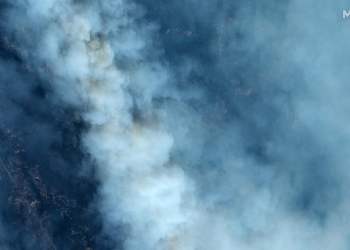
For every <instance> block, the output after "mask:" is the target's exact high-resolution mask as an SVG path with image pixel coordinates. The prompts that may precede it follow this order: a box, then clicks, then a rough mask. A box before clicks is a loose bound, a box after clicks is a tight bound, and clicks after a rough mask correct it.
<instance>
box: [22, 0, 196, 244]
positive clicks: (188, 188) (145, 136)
mask: <svg viewBox="0 0 350 250" xmlns="http://www.w3.org/2000/svg"><path fill="white" fill-rule="evenodd" d="M28 7H29V12H30V14H29V15H30V16H31V17H32V18H33V19H34V18H35V17H38V18H39V19H40V21H41V22H44V25H42V31H41V32H40V34H41V35H42V39H41V42H40V44H39V45H38V47H39V57H41V60H42V61H43V62H44V63H45V64H46V65H47V68H48V70H49V71H50V74H51V77H52V79H53V86H54V87H55V89H56V91H58V93H60V96H61V98H62V99H64V100H65V101H68V102H70V103H73V104H75V105H78V106H80V107H82V108H83V109H85V110H86V111H85V113H84V114H83V117H84V118H85V120H86V121H87V122H88V123H89V126H90V128H89V131H88V132H87V133H86V134H85V135H84V138H83V141H84V146H85V149H86V151H87V152H88V153H89V154H90V155H91V157H92V158H93V159H94V160H95V161H96V164H97V168H98V169H97V170H98V177H99V180H100V181H101V183H102V185H101V188H100V192H99V194H100V195H101V198H100V210H101V212H102V214H103V217H104V229H105V233H106V234H111V235H117V234H118V233H120V232H118V229H119V227H118V225H120V224H124V225H127V226H128V227H129V228H130V229H129V231H130V232H128V237H127V240H126V242H125V243H124V244H125V249H193V245H191V243H190V241H191V238H190V237H188V233H189V228H190V226H191V223H192V221H193V219H194V217H195V216H196V215H195V214H193V213H194V212H193V209H194V206H195V202H194V197H193V193H192V191H193V190H192V189H193V186H192V183H191V180H190V179H188V178H187V177H186V176H185V175H184V173H183V171H182V170H181V168H180V167H178V166H176V164H174V163H171V162H169V152H170V149H171V147H172V144H173V139H172V136H171V135H170V134H169V133H168V132H167V131H166V130H165V128H164V127H163V126H162V124H161V123H160V122H159V121H157V112H156V110H153V108H152V105H151V99H152V96H153V94H154V93H155V92H156V91H157V89H158V88H159V87H160V86H162V85H164V84H166V81H167V75H166V74H167V72H166V69H165V68H163V67H162V66H161V65H160V64H159V63H153V62H149V61H145V60H146V58H145V56H144V55H142V54H143V53H145V52H144V50H145V46H146V45H145V43H146V42H145V41H143V40H142V39H143V37H142V34H140V33H142V32H147V30H143V29H147V28H143V27H142V28H140V29H137V27H136V26H135V25H133V20H132V19H131V18H128V17H127V12H128V11H129V10H128V8H129V7H130V6H129V5H128V4H126V3H124V2H123V1H104V2H103V3H101V4H96V5H91V6H86V5H83V6H79V4H77V5H74V4H73V3H72V2H70V1H51V2H45V3H42V4H38V2H36V1H30V3H29V5H28ZM130 8H135V7H133V6H131V7H130ZM151 29H152V27H151V28H150V31H151ZM146 35H147V34H146ZM119 58H121V60H123V61H124V62H125V63H127V64H128V65H127V67H129V69H128V70H122V69H119V68H118V67H117V66H116V59H117V60H118V59H119ZM130 89H135V92H136V93H137V92H139V93H138V94H139V95H140V97H136V99H135V100H133V99H132V97H131V95H130ZM133 102H137V104H138V105H139V106H140V107H142V109H143V110H142V111H143V112H144V113H145V115H144V117H143V118H142V119H141V120H140V121H133V117H132V113H131V112H132V109H133V105H134V103H133Z"/></svg>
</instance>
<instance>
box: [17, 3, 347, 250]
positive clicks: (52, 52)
mask: <svg viewBox="0 0 350 250" xmlns="http://www.w3.org/2000/svg"><path fill="white" fill-rule="evenodd" d="M81 2H82V1H75V2H74V1H69V0H66V1H63V0H62V1H59V0H56V1H54V0H51V1H41V2H40V1H39V2H38V1H35V0H28V1H26V3H23V4H22V5H21V6H22V7H24V8H28V9H27V12H28V13H27V16H26V18H28V19H27V20H29V22H31V23H30V26H31V27H32V30H33V33H37V34H38V35H40V37H41V39H40V42H39V43H38V44H37V52H36V53H37V58H35V59H33V60H36V67H37V68H38V69H39V70H40V72H41V73H42V76H43V78H47V79H48V81H50V82H52V86H53V87H54V88H55V91H56V93H58V94H57V96H59V97H58V98H61V99H63V100H64V101H66V102H69V103H70V104H74V105H76V106H78V107H79V108H81V109H82V110H83V111H84V113H83V117H84V119H85V121H86V122H87V123H88V124H89V130H88V132H87V133H86V134H84V135H83V142H84V150H86V152H87V153H88V154H89V155H90V156H91V158H92V159H93V160H94V161H95V162H96V165H97V175H98V178H99V181H100V182H101V187H100V190H99V195H100V197H98V198H97V200H98V202H99V209H100V211H101V213H102V215H103V219H104V222H103V224H104V233H105V234H108V235H110V236H112V237H116V238H117V235H118V234H121V232H120V225H122V226H123V230H125V232H126V235H127V236H126V240H125V242H124V243H123V247H124V248H125V249H127V250H134V249H143V250H147V249H149V250H153V249H159V250H163V249H164V250H166V249H169V250H175V249H181V250H196V249H207V250H209V249H222V250H229V249H239V250H242V249H247V250H253V249H254V250H255V249H266V250H280V249H298V250H299V249H325V250H326V249H339V250H342V249H347V246H348V242H347V236H348V235H349V229H347V228H346V226H345V224H344V223H343V221H348V216H349V215H350V213H349V211H348V209H346V207H347V205H348V202H343V203H342V204H341V205H340V206H339V207H337V209H336V210H334V211H333V212H332V213H330V214H329V216H328V217H327V220H326V221H325V222H324V224H323V225H320V224H319V222H316V221H315V220H313V219H309V218H305V217H303V216H301V215H300V214H298V213H297V212H293V211H291V210H292V209H291V210H288V208H286V207H287V205H285V204H287V203H288V200H287V198H286V197H285V195H286V194H291V193H292V191H291V190H292V189H293V188H294V187H295V186H293V185H292V184H290V182H291V180H290V176H289V175H288V174H289V172H293V171H292V170H291V169H289V168H288V167H286V169H285V170H286V173H285V174H284V173H282V174H280V175H278V177H276V178H274V175H275V173H274V171H276V172H278V170H276V169H278V168H283V167H284V166H283V164H282V163H281V164H280V165H278V164H279V163H278V162H277V163H274V164H271V165H273V166H268V167H271V168H267V167H266V171H265V170H264V169H263V170H259V171H256V172H259V174H260V175H263V177H256V176H254V174H252V172H253V171H255V170H254V169H255V168H254V167H255V166H256V165H259V162H258V161H256V160H254V159H252V158H251V157H249V156H248V155H247V154H246V153H245V152H242V151H243V150H241V148H240V143H241V141H240V140H241V138H240V132H241V131H240V130H239V129H237V128H236V127H234V126H233V125H235V126H236V125H237V127H238V126H239V125H238V123H237V124H233V125H232V124H229V125H230V126H223V127H221V128H216V127H214V128H212V127H211V128H202V127H198V131H197V128H196V127H195V126H194V125H193V124H192V123H196V124H198V125H199V126H201V121H199V120H200V118H198V117H197V116H199V115H198V114H197V113H196V111H195V109H191V108H190V107H187V105H186V104H185V103H181V102H179V101H174V102H176V104H173V103H172V101H169V102H168V103H167V104H166V105H164V107H163V106H162V107H160V108H159V107H156V106H155V104H154V103H153V102H152V100H153V99H154V98H158V97H168V96H169V95H171V93H174V92H173V90H172V88H171V86H170V85H171V81H172V79H173V71H172V69H169V67H168V66H166V63H164V62H162V61H161V60H160V59H159V58H160V56H159V55H160V54H161V51H159V50H157V49H156V48H155V46H154V45H152V42H151V41H152V39H153V37H152V36H153V35H154V33H155V31H156V30H157V27H156V25H154V24H151V23H147V22H146V21H145V20H144V21H145V22H144V23H143V22H140V19H138V18H139V17H137V15H136V14H134V16H133V15H131V13H142V11H143V10H142V7H140V6H137V5H133V4H130V3H127V2H125V1H122V0H106V1H101V3H84V4H83V3H81ZM290 8H291V9H292V10H291V13H292V14H290V15H288V16H287V17H286V18H287V20H289V21H287V23H289V24H290V26H287V27H285V28H286V29H287V30H288V31H291V30H293V29H297V31H296V32H297V33H298V32H301V33H302V32H305V30H304V27H303V25H302V24H301V25H296V26H295V25H294V24H293V21H294V18H295V19H297V18H298V16H297V17H295V16H293V13H296V12H298V11H300V10H301V9H302V7H300V6H299V4H298V2H297V1H296V3H295V4H294V5H291V7H290ZM293 8H295V9H294V10H293ZM310 8H311V7H310ZM247 13H248V12H247V11H246V10H244V9H243V10H242V12H241V15H242V16H244V15H248V14H247ZM241 18H242V19H244V18H243V17H241ZM14 19H16V20H17V19H18V17H17V18H14ZM248 19H249V18H248ZM141 20H142V19H141ZM251 21H252V23H253V24H249V25H248V24H246V23H245V22H243V24H242V28H243V29H244V28H247V29H248V27H247V26H249V29H250V28H251V29H250V30H251V32H252V33H254V35H255V36H256V37H257V39H256V41H255V42H256V43H255V44H254V46H256V47H259V46H262V44H264V43H265V42H266V41H271V40H273V37H274V36H275V35H276V33H279V32H282V29H281V27H279V26H278V25H275V24H273V23H272V21H271V20H269V19H268V17H267V18H265V17H261V18H257V19H254V18H251ZM253 21H254V22H253ZM262 23H263V24H264V25H265V26H263V25H261V24H262ZM265 27H268V31H269V32H265V31H263V29H264V28H265ZM332 27H333V26H332ZM311 28H312V27H311ZM311 28H310V29H311ZM261 33H262V34H261ZM223 36H224V34H223ZM271 37H272V38H271ZM296 37H297V38H298V39H299V38H300V36H296ZM311 37H312V36H311ZM265 39H266V40H265ZM298 39H296V40H297V41H294V40H293V37H291V38H290V39H285V40H283V39H281V40H282V42H280V47H279V48H282V49H281V51H276V53H277V54H278V55H279V56H281V57H283V56H285V58H282V59H281V61H282V63H285V64H289V63H291V64H293V65H294V64H298V63H300V64H301V65H303V66H305V67H306V68H308V69H309V68H311V67H312V66H311V64H312V65H314V64H313V63H314V61H313V60H310V61H309V59H308V58H305V57H304V56H303V55H302V54H303V53H306V52H305V51H309V50H312V48H310V47H309V46H311V45H310V44H311V43H308V42H307V41H304V40H302V41H299V40H298ZM299 45H300V46H299ZM230 46H231V45H230V44H229V45H227V46H226V47H227V48H226V49H227V50H228V51H229V50H230ZM232 46H233V45H232ZM284 46H285V47H286V48H288V49H291V50H290V51H284V50H283V49H284ZM213 47H214V46H213ZM256 47H254V48H248V50H249V51H250V50H251V51H254V50H255V49H256ZM327 48H328V47H327V46H326V47H320V48H319V49H317V50H314V51H317V52H318V50H319V51H320V52H321V51H323V50H325V49H327ZM215 49H217V48H216V47H215ZM244 49H246V50H247V48H244ZM304 50H305V51H304ZM220 53H221V52H220ZM337 53H339V52H338V51H335V52H334V54H337ZM321 59H322V58H321ZM323 60H326V59H323ZM184 61H185V62H184V63H183V65H180V66H179V68H180V70H179V71H181V70H182V69H183V68H188V65H187V63H188V62H189V61H191V60H187V61H186V60H184ZM219 61H220V60H219ZM321 62H323V61H321ZM191 63H192V61H191ZM193 63H196V62H195V61H193ZM225 63H226V61H225V60H224V59H223V62H222V64H225ZM315 66H317V67H319V68H320V69H318V70H314V71H307V72H306V73H305V75H306V79H307V81H306V82H307V83H308V84H309V85H308V86H307V87H308V88H311V89H314V90H315V89H317V87H315V85H314V83H313V81H314V79H313V80H310V79H311V78H313V77H315V76H317V74H318V73H321V68H322V67H323V66H324V64H323V63H320V64H315ZM191 67H192V66H191ZM193 68H196V67H195V66H193ZM198 68H200V66H198ZM267 68H268V66H267ZM183 71H186V70H183ZM189 71H190V70H188V72H189ZM276 71H278V70H276ZM334 71H336V70H335V69H334ZM188 72H187V73H188ZM310 72H311V73H310ZM332 72H333V71H332V70H331V71H330V72H326V73H324V72H322V73H323V74H322V76H325V77H329V79H330V78H332V77H331V75H332ZM187 73H184V74H185V75H186V74H187ZM279 73H280V72H277V73H276V75H278V74H279ZM309 73H310V75H308V74H309ZM281 74H282V75H283V73H281ZM277 78H278V77H276V79H277ZM320 78H322V77H320ZM319 80H321V79H319ZM341 80H343V79H341ZM310 82H312V83H310ZM322 82H323V80H322ZM325 82H326V81H325ZM267 87H269V86H267ZM281 88H282V89H285V90H288V89H289V86H283V87H281ZM252 89H253V88H252ZM329 89H333V88H331V87H329V86H328V87H326V88H323V91H324V92H323V94H325V95H326V96H330V95H332V94H333V95H335V96H336V95H337V94H338V93H339V92H341V91H342V89H341V87H339V89H335V90H334V89H333V90H334V93H331V94H327V91H328V90H329ZM252 91H255V90H254V89H253V90H251V91H250V92H249V91H247V92H245V95H246V96H248V95H250V94H251V92H252ZM179 95H183V96H184V99H186V98H189V97H190V96H196V94H192V93H185V94H183V93H181V94H180V93H179V92H178V93H176V94H173V96H172V97H173V99H176V97H177V96H179ZM320 95H321V94H320ZM198 96H200V94H198ZM198 96H197V97H198ZM335 96H332V99H336V97H335ZM164 99H165V98H164ZM315 99H316V100H317V101H310V102H308V101H304V99H303V100H299V99H296V100H293V103H294V104H295V106H296V107H297V108H299V109H300V112H299V113H296V114H295V117H296V118H295V119H296V120H297V121H298V122H299V123H300V124H301V125H302V126H304V127H303V128H305V129H308V130H310V131H311V130H312V127H314V124H315V123H317V122H320V123H322V124H323V126H325V127H326V128H325V129H322V131H327V130H328V129H330V128H331V129H334V128H335V127H336V126H333V124H332V122H328V121H325V119H324V118H323V117H317V116H316V115H313V113H312V112H314V111H315V109H317V108H318V107H320V106H318V105H319V103H318V101H319V100H323V97H320V96H319V95H318V94H315ZM274 101H276V100H275V99H274ZM343 102H345V100H340V103H335V104H334V107H333V108H331V110H328V108H327V107H324V106H322V108H323V111H324V112H323V114H329V115H332V114H331V113H332V111H334V110H338V112H340V114H345V110H341V108H340V107H343ZM273 104H275V105H276V106H278V105H279V103H278V102H277V101H276V103H273ZM220 105H224V102H223V101H222V104H221V103H220ZM312 105H315V106H312ZM338 105H339V106H338ZM279 108H280V110H282V111H283V110H284V108H285V107H284V106H283V107H279ZM137 112H139V113H141V114H139V115H138V116H137V115H136V114H135V113H137ZM224 113H225V112H224ZM333 115H334V114H333ZM181 116H186V117H181ZM310 116H311V117H312V119H310ZM344 121H347V119H345V118H344ZM259 122H261V123H263V121H259ZM308 122H310V124H308ZM169 124H170V125H169ZM296 124H297V123H295V124H290V126H291V127H292V126H296ZM231 125H232V127H231ZM180 126H181V127H180ZM203 126H204V125H203ZM210 126H213V125H210ZM170 128H172V131H169V129H170ZM340 129H343V132H344V134H345V133H346V132H347V130H346V128H344V127H341V128H340ZM208 131H209V132H208ZM211 131H214V133H213V134H214V135H215V136H217V137H215V138H217V139H218V141H221V142H224V143H222V144H220V145H219V146H218V149H216V153H217V154H219V155H220V156H221V158H222V159H224V160H223V161H222V166H220V167H222V169H223V170H222V171H223V173H219V171H216V170H215V171H210V170H208V171H207V172H206V173H205V174H203V176H204V177H203V178H204V179H205V180H207V182H205V181H203V183H200V181H198V178H200V177H198V175H196V173H195V174H193V173H192V172H191V171H190V170H188V168H187V167H188V166H179V165H180V164H179V163H177V162H176V160H174V159H173V158H172V149H173V147H176V148H183V149H184V151H188V152H186V153H187V155H189V156H190V157H189V158H191V157H193V158H196V157H198V158H200V157H208V158H210V157H209V156H207V155H203V152H204V150H203V147H204V146H203V145H202V144H204V143H203V141H205V140H204V139H203V137H208V138H209V137H210V136H211V135H207V134H208V133H210V132H211ZM312 133H318V132H317V130H316V131H313V132H312ZM226 135H229V136H230V138H232V140H233V141H235V142H234V145H235V149H236V151H235V152H227V151H226V150H227V149H228V148H229V147H228V148H225V143H226V142H227V141H226ZM174 136H177V138H180V139H178V140H181V142H178V143H177V144H176V143H175V141H176V140H175V139H174ZM283 139H286V141H288V142H289V141H293V140H292V139H290V138H288V135H286V137H285V138H282V139H281V138H273V142H272V143H271V144H272V145H270V148H269V149H268V150H270V151H272V152H274V153H276V152H277V153H276V155H278V154H279V153H280V154H281V155H287V156H288V157H289V155H290V157H291V159H290V162H298V161H297V160H295V158H297V157H298V156H297V153H294V152H292V149H291V148H292V147H293V146H294V145H293V144H292V143H290V144H288V142H285V141H284V140H283ZM339 140H340V139H339V138H337V139H334V140H333V141H332V139H329V140H328V139H324V140H323V139H320V143H324V144H327V143H330V144H331V145H332V147H333V146H334V147H336V146H338V144H339ZM236 141H237V142H236ZM293 142H294V141H293ZM174 143H175V144H176V145H174ZM213 143H214V142H213ZM230 143H231V142H230ZM227 144H229V143H227ZM192 150H193V151H192ZM202 150H203V152H202ZM283 150H286V151H289V150H290V152H287V153H286V152H282V151H283ZM296 151H297V150H296ZM297 152H299V151H297ZM289 153H290V154H289ZM334 155H336V156H335V158H336V159H337V160H339V159H341V160H343V158H342V157H343V156H341V155H340V154H339V155H338V154H337V153H334ZM293 157H294V158H293ZM213 159H214V160H215V157H214V156H213ZM214 160H213V161H214ZM340 165H341V164H340ZM252 166H253V167H252ZM264 167H265V166H264ZM297 167H299V166H296V168H297ZM249 171H252V172H249ZM279 171H280V172H283V171H281V170H279ZM288 171H289V172H288ZM335 171H338V172H337V174H339V173H343V172H345V171H343V169H342V168H341V167H337V168H336V169H335ZM256 175H258V173H257V174H256ZM254 178H256V179H258V178H261V179H264V180H269V181H270V183H269V184H267V185H262V184H261V183H258V181H256V180H255V179H254ZM296 179H297V178H296ZM344 179H345V180H347V178H346V177H344ZM297 181H298V180H296V182H297ZM342 181H343V179H342ZM206 188H208V190H211V191H208V194H205V195H203V194H202V193H203V192H206ZM212 190H215V191H217V193H216V192H213V191H212ZM341 190H342V192H344V193H345V194H347V193H348V191H347V190H346V188H344V189H341ZM337 213H339V214H341V216H340V215H338V214H337ZM342 216H345V217H346V218H343V217H342ZM343 219H344V220H343Z"/></svg>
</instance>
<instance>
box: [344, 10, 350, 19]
mask: <svg viewBox="0 0 350 250" xmlns="http://www.w3.org/2000/svg"><path fill="white" fill-rule="evenodd" d="M349 17H350V10H349V11H348V12H346V10H343V18H349Z"/></svg>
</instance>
